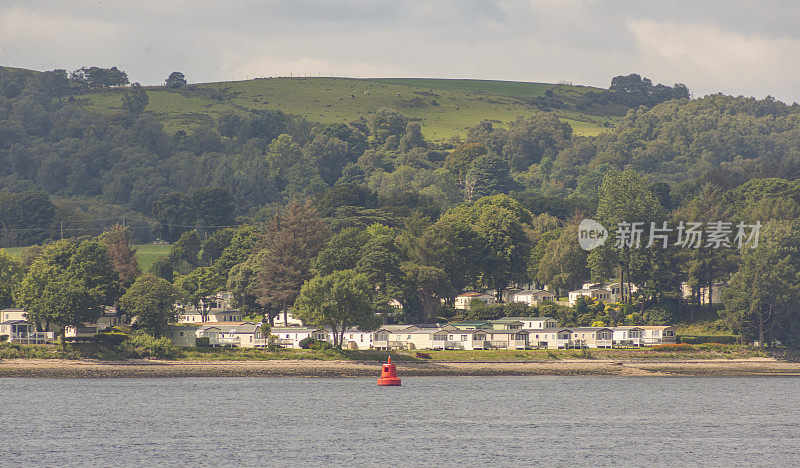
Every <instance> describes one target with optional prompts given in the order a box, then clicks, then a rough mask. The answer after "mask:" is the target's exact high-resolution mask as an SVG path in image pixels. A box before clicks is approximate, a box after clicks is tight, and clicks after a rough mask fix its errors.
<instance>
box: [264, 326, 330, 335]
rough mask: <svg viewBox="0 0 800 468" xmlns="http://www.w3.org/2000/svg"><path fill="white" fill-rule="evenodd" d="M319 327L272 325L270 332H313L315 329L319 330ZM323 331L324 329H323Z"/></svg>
mask: <svg viewBox="0 0 800 468" xmlns="http://www.w3.org/2000/svg"><path fill="white" fill-rule="evenodd" d="M320 330H321V329H320V328H308V327H272V329H271V330H270V333H273V334H274V333H289V334H291V333H314V332H315V331H320ZM323 331H324V330H323Z"/></svg>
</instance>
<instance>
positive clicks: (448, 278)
mask: <svg viewBox="0 0 800 468" xmlns="http://www.w3.org/2000/svg"><path fill="white" fill-rule="evenodd" d="M171 78H172V76H171ZM127 82H128V77H127V76H126V75H125V74H124V72H121V71H119V70H117V69H97V68H96V67H92V68H85V69H81V70H78V71H76V72H73V73H71V74H67V73H66V72H64V71H63V70H55V71H52V72H45V73H37V72H27V71H22V70H8V69H1V70H0V162H1V163H0V189H1V190H2V192H0V224H1V226H0V228H1V229H2V231H1V232H0V245H1V246H15V245H32V244H44V243H46V242H48V241H51V240H54V239H58V238H61V237H71V238H76V239H75V240H74V241H69V242H72V243H71V244H70V245H71V247H66V246H64V245H62V243H58V242H57V243H55V244H50V246H48V247H45V248H44V249H36V250H35V251H34V252H32V253H31V254H30V258H29V259H28V260H26V262H27V264H26V265H23V266H24V268H23V270H24V269H25V268H28V271H27V273H25V275H26V276H25V279H22V280H21V281H23V282H24V281H28V282H30V283H31V284H34V283H35V281H34V279H35V278H34V276H35V274H34V273H32V272H36V271H37V268H34V266H36V265H51V266H52V265H53V264H58V258H59V255H61V257H60V258H61V259H62V260H61V261H62V267H59V268H63V270H64V272H68V271H70V270H69V269H70V268H71V267H70V264H69V262H66V263H65V262H64V259H65V258H69V256H66V257H65V256H64V254H63V252H64V251H69V252H72V253H71V255H75V252H76V250H75V249H79V248H80V246H81V245H84V244H85V243H86V242H88V241H87V240H86V238H79V237H78V236H81V235H94V236H96V235H98V234H99V233H100V232H102V231H103V230H104V229H105V228H107V227H109V226H110V225H113V224H117V223H119V222H120V219H122V218H123V217H124V218H125V223H126V225H127V226H129V227H131V228H132V229H128V230H126V231H125V232H126V234H125V236H129V237H130V236H132V237H133V239H135V240H137V241H139V242H143V241H150V240H152V239H153V238H155V237H160V238H162V239H164V240H167V241H170V242H174V245H173V248H172V252H171V253H170V255H169V257H168V258H165V259H162V260H161V261H159V262H158V263H157V264H156V265H155V266H154V267H153V270H152V272H151V273H153V274H155V275H156V276H159V277H161V278H163V279H164V280H166V281H169V282H171V283H173V284H174V285H175V288H177V290H178V291H179V292H180V294H181V295H182V297H184V298H185V300H186V301H188V302H192V303H199V301H201V300H202V299H203V298H206V297H208V296H209V295H211V294H213V293H214V292H216V291H219V290H222V289H228V290H231V291H232V292H234V295H235V298H236V301H237V304H238V305H239V306H240V307H242V308H243V310H245V311H246V312H247V313H250V314H252V315H255V316H257V315H263V316H264V317H266V318H271V317H274V316H275V314H277V313H279V311H280V310H283V309H285V308H286V307H290V306H291V305H292V304H297V306H296V307H297V308H298V313H299V314H301V315H302V313H303V310H311V309H312V308H311V307H305V306H304V304H307V303H309V301H312V300H313V299H314V298H315V297H316V296H315V294H316V295H321V294H323V292H324V291H330V290H337V288H339V287H341V289H342V290H349V291H351V292H352V291H361V294H362V295H363V294H368V295H370V296H371V297H370V303H371V304H372V306H373V307H374V308H377V309H378V310H382V311H384V312H385V314H384V315H385V318H386V319H387V320H388V319H389V317H394V314H393V313H392V306H391V305H390V304H391V303H392V302H393V301H396V302H398V303H400V304H401V305H402V310H403V314H404V315H403V316H401V318H400V319H399V320H406V321H410V322H411V321H417V322H419V321H431V320H437V319H440V318H443V319H451V318H454V317H460V318H476V317H477V318H480V317H484V318H486V317H492V316H498V315H525V314H528V313H541V314H546V315H551V316H558V317H559V319H560V320H561V322H562V323H564V324H578V325H591V324H593V323H597V322H602V323H604V324H606V325H612V324H621V323H631V324H637V323H671V322H675V321H678V320H693V319H695V318H697V317H699V316H701V315H703V314H708V313H709V311H704V310H703V307H702V300H701V298H700V296H701V292H702V290H703V288H708V287H710V286H712V285H714V284H716V283H718V282H724V283H726V284H729V287H728V288H726V293H725V305H726V309H725V310H723V311H721V312H719V314H720V315H718V316H717V315H716V314H717V313H718V311H717V310H716V309H715V310H712V311H710V313H711V314H712V315H711V317H712V318H717V317H718V318H719V320H718V326H719V327H721V328H724V329H728V330H731V331H733V332H736V333H740V334H743V335H745V336H746V337H747V338H756V339H758V338H759V335H763V334H764V333H766V335H767V336H768V337H771V338H777V339H782V340H785V341H788V342H791V341H792V340H796V338H797V336H798V330H800V320H798V317H800V311H798V306H797V304H798V303H800V301H798V299H800V298H797V297H796V296H797V295H798V292H797V289H800V288H797V285H798V284H800V264H798V258H800V256H798V255H797V250H798V248H800V242H799V241H798V239H797V234H796V233H797V232H798V231H797V229H796V227H797V226H796V225H795V224H796V220H797V218H798V210H800V205H798V204H800V184H798V183H797V182H796V180H797V179H798V176H800V106H798V105H797V104H793V105H786V104H784V103H782V102H779V101H776V100H774V99H772V98H766V99H763V100H757V99H754V98H745V97H732V96H725V95H721V94H720V95H711V96H706V97H703V98H699V99H690V95H689V90H688V89H687V88H686V87H685V86H683V85H675V86H673V87H668V86H664V85H653V84H652V83H651V82H650V81H649V80H647V79H644V78H641V77H639V76H638V75H630V76H627V77H616V78H614V79H613V80H612V83H611V86H610V88H609V90H608V91H607V92H603V93H593V94H591V95H589V96H588V97H586V99H587V100H589V101H591V102H592V103H595V104H602V103H607V102H611V103H613V104H615V105H616V106H623V107H624V108H625V109H628V110H627V114H626V115H625V117H624V118H623V119H622V121H621V122H620V123H619V124H618V125H616V126H615V127H614V128H610V129H608V130H607V131H606V132H604V133H602V134H600V135H599V136H596V137H584V136H578V135H576V134H574V132H573V130H572V128H571V127H570V125H569V124H567V123H565V122H563V121H561V120H559V118H558V117H556V116H555V115H553V114H551V113H548V112H544V111H538V112H531V113H530V115H524V116H520V117H519V118H518V119H516V120H514V121H512V122H509V123H508V124H505V125H503V124H500V123H498V122H491V121H482V122H479V123H477V124H476V125H475V126H473V127H472V128H470V129H469V130H468V131H467V132H466V133H465V134H464V135H463V136H462V137H461V138H454V139H451V140H448V141H446V142H432V141H426V139H425V138H424V136H423V133H422V129H421V127H420V124H419V123H418V122H415V121H413V120H409V119H408V118H406V117H405V116H404V115H403V114H402V112H400V111H398V110H395V109H389V108H386V109H382V110H380V111H378V112H376V113H374V114H372V115H370V117H369V118H364V119H361V120H358V121H350V122H340V123H334V124H331V123H328V124H318V123H315V122H312V121H309V120H307V119H305V118H301V117H297V116H293V115H288V114H285V113H283V112H281V111H280V110H277V109H276V110H269V111H265V110H247V109H243V110H241V112H236V113H234V112H228V113H225V114H223V115H221V116H219V118H217V119H215V120H214V121H213V122H212V123H210V124H208V125H204V126H201V127H199V128H197V129H196V130H194V131H192V132H191V133H186V132H183V131H179V132H176V133H174V134H168V133H166V132H165V131H164V130H163V127H162V125H161V123H160V121H159V118H158V116H157V115H153V114H151V113H149V112H148V111H147V93H146V90H144V89H143V88H142V87H140V86H138V85H136V84H134V85H132V86H130V87H127V88H126V91H125V92H124V93H123V94H122V95H121V101H122V102H121V107H122V109H123V110H121V111H118V112H113V113H109V114H98V113H92V112H88V111H87V110H86V109H85V108H84V107H83V106H82V103H81V99H80V95H81V93H86V92H92V90H94V89H106V88H108V87H114V86H122V85H125V84H127ZM183 86H186V85H185V84H183V83H182V82H181V81H180V80H173V83H172V87H171V88H170V89H175V90H176V92H177V90H179V89H181V88H182V87H183ZM549 105H550V106H554V107H557V103H555V104H554V103H550V104H549ZM542 106H543V107H546V105H545V104H542ZM582 217H592V218H595V219H598V220H601V221H603V222H604V223H605V224H606V225H610V224H612V223H618V222H620V221H629V222H643V223H648V224H647V225H649V223H650V222H661V221H668V222H670V223H678V222H686V223H690V222H701V223H713V222H731V223H734V222H745V223H754V222H756V221H758V222H760V223H762V224H764V226H765V227H764V229H763V232H762V242H761V243H760V244H759V245H758V246H757V247H756V246H754V247H755V248H746V249H742V250H737V249H723V250H715V249H710V248H707V247H705V246H700V247H698V248H693V249H679V248H673V247H670V248H664V249H661V250H659V249H640V250H629V249H625V250H615V249H613V248H611V246H610V244H609V245H608V246H606V247H604V248H600V249H597V250H593V251H592V252H589V253H587V252H585V251H583V250H581V249H580V248H579V247H578V245H577V242H576V235H577V222H578V221H579V220H580V218H582ZM793 228H794V229H793ZM93 242H95V243H97V241H93ZM53 245H60V247H59V249H60V250H57V249H56V250H54V247H52V246H53ZM87 245H88V244H87ZM91 246H92V248H95V244H91ZM86 248H88V247H86ZM59 252H61V253H59ZM48 258H51V260H52V261H48V260H47V259H48ZM42 268H44V266H42ZM64 274H67V273H64ZM31 275H34V276H31ZM68 275H72V276H70V277H71V278H72V277H75V275H74V274H73V273H69V274H68ZM589 278H592V279H595V280H598V281H602V280H606V281H611V280H615V279H619V280H622V281H624V282H632V283H634V284H636V285H638V286H639V292H638V293H637V294H636V296H635V297H633V296H631V297H628V298H626V300H625V301H623V303H622V304H620V305H617V306H613V307H610V306H605V305H603V304H599V305H598V304H595V303H593V302H592V301H580V302H579V304H578V306H576V307H573V308H568V307H563V306H556V305H555V304H550V305H547V306H543V307H540V310H536V311H531V310H519V307H518V305H513V304H509V305H505V304H501V305H498V306H494V307H486V308H482V307H477V308H475V309H473V310H472V311H469V314H471V315H469V316H464V315H463V314H464V312H463V311H456V310H454V309H453V308H452V304H453V298H454V297H455V295H456V294H458V292H460V291H462V290H464V289H468V288H489V289H492V290H495V291H496V293H497V295H498V298H500V297H502V293H503V291H504V290H505V289H507V288H510V287H513V286H514V285H517V284H527V283H535V284H538V285H547V286H548V287H550V288H552V289H553V290H556V291H565V290H569V289H574V288H576V287H579V286H580V284H581V283H582V282H585V281H586V280H588V279H589ZM18 280H19V278H18ZM304 283H305V286H303V285H304ZM681 283H686V284H687V285H688V287H689V288H690V291H691V294H690V298H689V300H688V302H684V301H683V300H682V298H683V295H682V293H681ZM324 285H327V286H324ZM336 285H338V286H336ZM125 287H126V285H125V284H121V285H120V287H119V288H117V289H116V291H117V292H118V293H119V294H117V298H118V297H119V295H120V294H121V293H122V292H123V291H124V289H125ZM315 288H316V289H315ZM348 288H349V289H348ZM33 291H35V289H34V290H33ZM109 291H110V289H109ZM365 291H367V292H365ZM31 294H32V295H31V296H30V297H36V295H35V294H33V293H31ZM353 294H355V293H353ZM11 296H13V295H9V296H8V297H7V301H10V300H11ZM111 296H113V294H111V293H107V294H104V295H102V297H103V300H105V301H106V302H108V301H109V300H110V299H111ZM317 299H319V298H318V297H317ZM31 300H32V299H31ZM442 300H444V306H442ZM458 314H462V315H458ZM367 318H368V316H367V315H365V316H364V320H367ZM391 320H398V319H397V318H393V319H391ZM353 324H357V323H353ZM337 325H338V324H337ZM341 325H342V326H344V325H350V324H349V323H344V322H343V323H342V324H341ZM364 325H365V326H368V325H369V324H366V323H365V324H364ZM762 338H763V337H762ZM762 341H763V340H762Z"/></svg>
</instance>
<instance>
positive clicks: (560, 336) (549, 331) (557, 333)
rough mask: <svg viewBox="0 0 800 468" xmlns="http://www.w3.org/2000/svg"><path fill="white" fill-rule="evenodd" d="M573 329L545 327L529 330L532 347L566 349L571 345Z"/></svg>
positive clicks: (529, 340)
mask: <svg viewBox="0 0 800 468" xmlns="http://www.w3.org/2000/svg"><path fill="white" fill-rule="evenodd" d="M571 341H572V330H571V329H569V328H543V329H540V330H529V331H528V342H529V345H530V346H531V347H536V348H547V349H566V348H569V347H571V344H572V343H571Z"/></svg>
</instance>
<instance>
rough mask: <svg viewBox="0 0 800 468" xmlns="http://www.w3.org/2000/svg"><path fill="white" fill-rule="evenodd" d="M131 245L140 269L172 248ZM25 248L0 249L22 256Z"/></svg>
mask: <svg viewBox="0 0 800 468" xmlns="http://www.w3.org/2000/svg"><path fill="white" fill-rule="evenodd" d="M133 247H135V248H136V260H137V261H138V262H139V268H140V269H141V270H142V271H147V270H149V269H150V265H152V264H153V263H154V262H155V261H156V259H158V257H166V256H167V255H168V254H169V250H170V249H171V248H172V246H170V245H153V244H144V245H134V246H133ZM25 249H27V247H5V248H3V249H0V250H5V251H6V252H7V253H8V254H9V255H11V256H13V257H17V258H19V257H21V256H22V252H23V251H24V250H25Z"/></svg>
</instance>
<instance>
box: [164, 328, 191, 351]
mask: <svg viewBox="0 0 800 468" xmlns="http://www.w3.org/2000/svg"><path fill="white" fill-rule="evenodd" d="M199 328H200V327H199V326H198V325H190V324H172V325H168V326H167V328H166V330H164V336H165V337H166V338H169V340H170V341H172V344H173V345H175V346H194V345H195V338H197V330H198V329H199Z"/></svg>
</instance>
